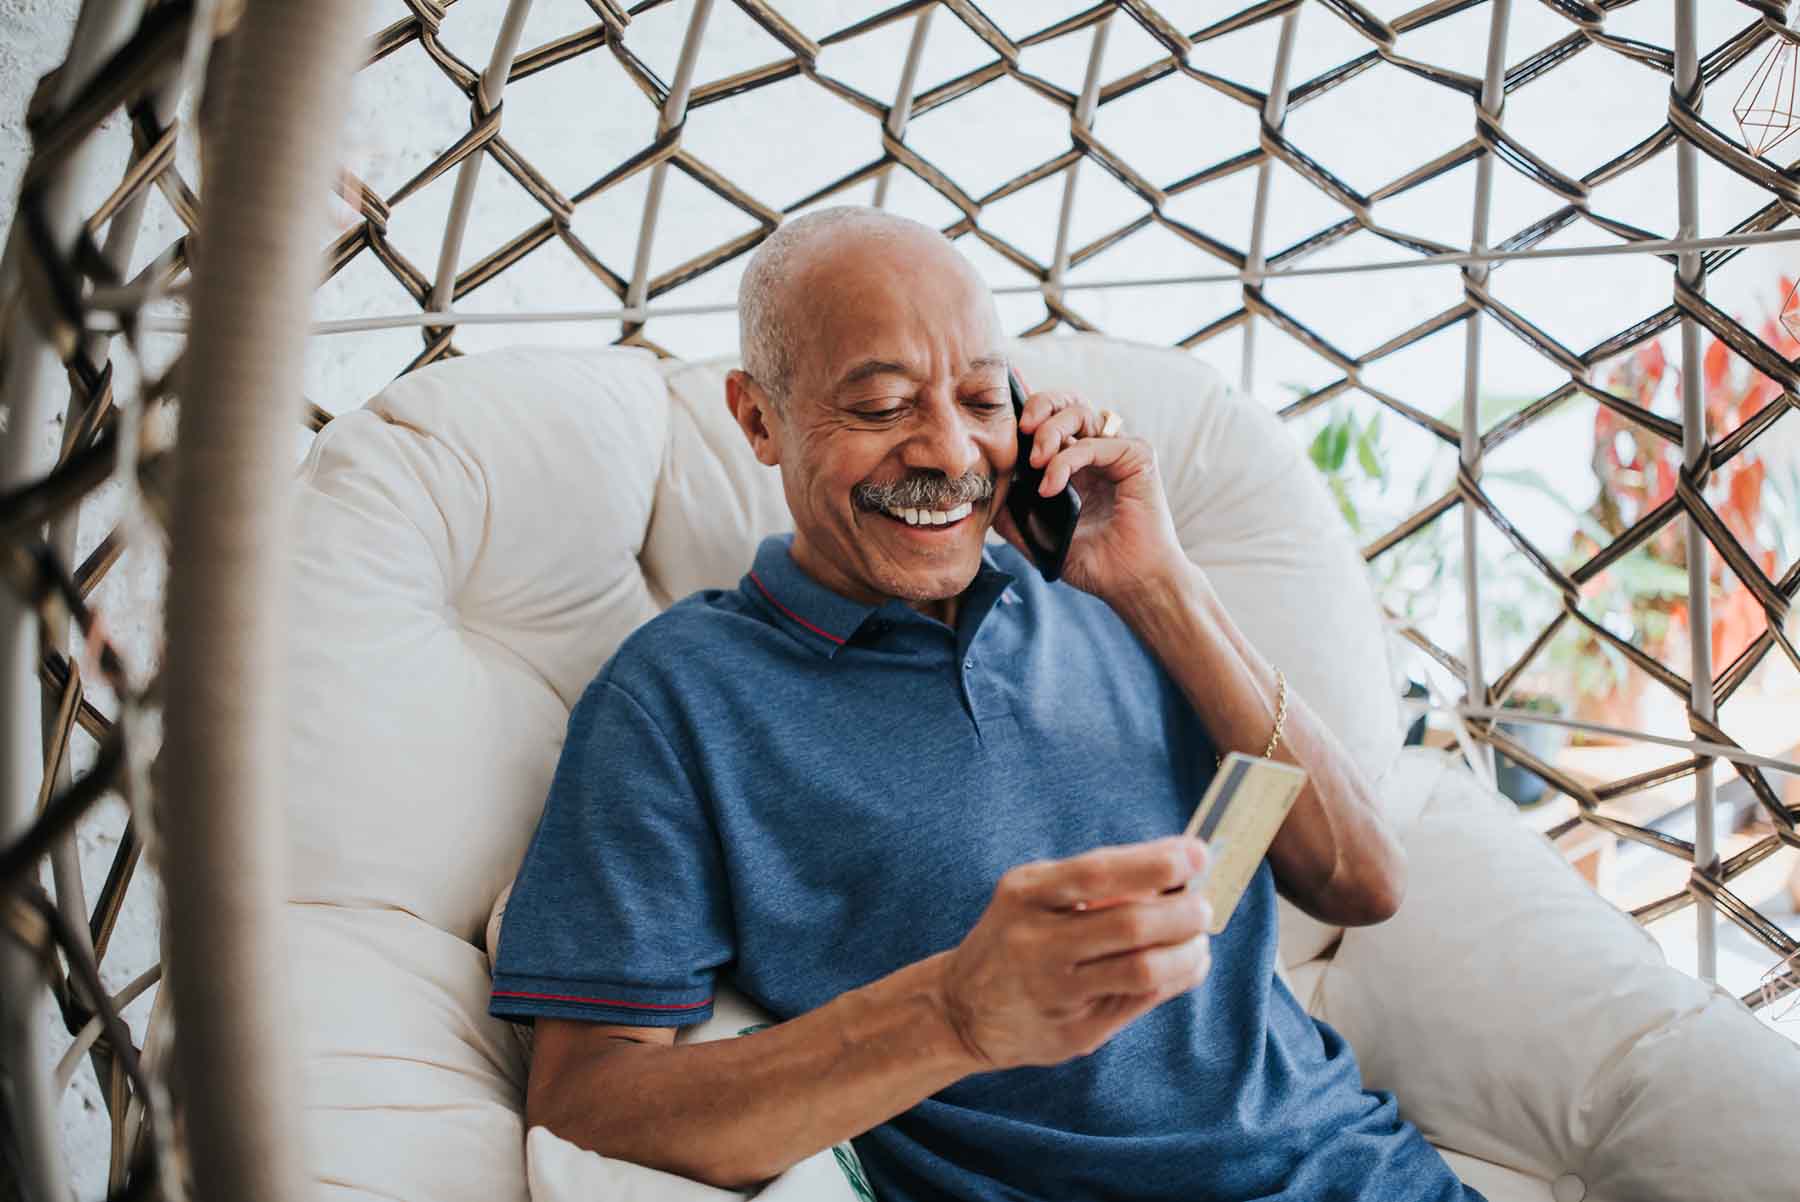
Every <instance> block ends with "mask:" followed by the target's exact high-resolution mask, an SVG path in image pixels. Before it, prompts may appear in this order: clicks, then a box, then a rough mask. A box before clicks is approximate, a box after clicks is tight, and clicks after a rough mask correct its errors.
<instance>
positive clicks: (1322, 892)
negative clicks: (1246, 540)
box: [1115, 565, 1405, 925]
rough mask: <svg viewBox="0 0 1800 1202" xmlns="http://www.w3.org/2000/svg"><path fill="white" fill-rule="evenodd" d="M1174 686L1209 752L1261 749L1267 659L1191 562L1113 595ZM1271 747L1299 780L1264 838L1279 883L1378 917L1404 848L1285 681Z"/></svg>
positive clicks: (1269, 712)
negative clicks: (1282, 714)
mask: <svg viewBox="0 0 1800 1202" xmlns="http://www.w3.org/2000/svg"><path fill="white" fill-rule="evenodd" d="M1115 608H1116V610H1117V612H1118V613H1119V615H1120V616H1121V617H1122V618H1123V619H1124V620H1125V621H1126V623H1127V624H1128V625H1130V626H1131V627H1132V629H1133V630H1134V631H1135V632H1136V633H1137V635H1138V637H1139V638H1140V639H1142V640H1143V641H1144V643H1145V645H1146V646H1147V647H1149V648H1150V651H1151V653H1152V654H1154V655H1155V656H1156V657H1157V659H1158V660H1159V661H1160V662H1161V663H1162V665H1163V667H1164V669H1165V670H1166V671H1167V672H1168V673H1169V675H1170V676H1171V677H1173V678H1174V680H1175V682H1176V683H1177V684H1178V685H1179V686H1180V687H1181V691H1182V693H1183V694H1184V695H1185V696H1186V697H1187V699H1188V702H1189V704H1190V705H1192V706H1193V707H1194V709H1195V712H1196V713H1198V714H1199V716H1200V720H1201V722H1202V723H1203V724H1204V725H1205V727H1206V729H1207V731H1208V732H1209V733H1210V734H1211V735H1212V737H1213V741H1214V742H1215V743H1216V744H1217V745H1218V748H1219V750H1220V751H1221V752H1225V751H1233V750H1236V751H1243V752H1246V753H1248V754H1251V755H1261V754H1262V753H1263V751H1264V749H1265V748H1266V747H1267V745H1268V740H1269V736H1270V734H1271V732H1272V731H1273V730H1274V727H1275V715H1276V711H1277V708H1278V702H1279V698H1278V692H1279V690H1278V686H1277V681H1276V676H1275V670H1274V668H1273V667H1272V666H1271V665H1270V664H1269V662H1268V661H1267V660H1266V659H1264V658H1263V656H1262V655H1261V654H1260V653H1259V652H1258V651H1257V650H1256V649H1255V647H1254V646H1252V645H1251V643H1250V642H1249V640H1248V639H1246V638H1245V637H1244V635H1243V633H1242V632H1241V631H1239V630H1238V629H1237V624H1236V623H1235V622H1233V621H1232V620H1231V618H1230V616H1229V615H1228V614H1227V613H1226V612H1225V609H1224V606H1223V605H1221V604H1220V603H1219V600H1218V598H1217V596H1216V595H1215V594H1214V593H1213V591H1212V588H1211V586H1210V585H1209V584H1207V583H1206V581H1205V577H1204V575H1203V574H1202V573H1201V571H1200V569H1199V568H1197V567H1193V566H1192V565H1189V566H1188V568H1187V569H1186V570H1184V571H1182V572H1179V573H1177V574H1176V575H1175V576H1173V577H1171V578H1168V579H1165V580H1161V581H1157V582H1154V583H1151V584H1149V585H1147V587H1145V588H1144V589H1142V590H1140V591H1139V592H1137V593H1135V594H1133V595H1132V596H1131V597H1129V598H1126V599H1123V600H1121V601H1118V602H1115ZM1275 758H1276V759H1279V760H1285V761H1287V762H1289V763H1294V764H1298V765H1300V766H1301V767H1303V768H1305V769H1306V771H1307V778H1308V779H1307V785H1306V788H1305V789H1304V790H1302V791H1301V794H1300V798H1299V800H1298V801H1297V802H1296V803H1295V805H1294V809H1293V811H1292V812H1291V813H1290V814H1289V816H1288V819H1287V821H1286V822H1285V823H1283V824H1282V828H1281V831H1280V833H1279V834H1277V836H1276V838H1275V842H1274V843H1273V844H1272V845H1271V846H1270V848H1269V859H1270V862H1271V864H1272V865H1273V866H1274V869H1275V872H1276V875H1277V877H1278V878H1279V879H1280V881H1281V883H1282V886H1283V891H1284V892H1286V893H1287V894H1288V895H1289V896H1290V897H1292V898H1293V899H1294V901H1295V902H1296V903H1298V904H1299V905H1300V906H1301V907H1302V908H1303V909H1305V910H1307V911H1308V912H1309V913H1312V914H1313V915H1315V916H1316V917H1319V918H1321V919H1324V920H1326V921H1328V922H1336V923H1341V924H1344V925H1354V924H1359V923H1369V922H1379V921H1381V920H1382V919H1383V918H1386V917H1387V916H1388V915H1390V914H1392V913H1393V911H1394V909H1395V908H1397V907H1398V905H1399V902H1400V893H1401V892H1402V891H1403V889H1404V875H1405V874H1404V865H1405V857H1404V853H1403V852H1402V851H1401V850H1400V847H1399V844H1398V843H1397V842H1396V841H1395V839H1394V837H1393V835H1392V833H1391V832H1390V831H1389V830H1388V827H1387V824H1386V822H1385V821H1384V820H1383V819H1382V818H1381V815H1380V813H1379V812H1378V810H1377V809H1376V807H1375V803H1374V797H1373V793H1372V791H1371V790H1370V788H1369V786H1368V784H1367V782H1365V781H1364V780H1363V779H1362V774H1361V772H1360V771H1359V770H1358V769H1357V767H1356V765H1355V764H1354V763H1353V762H1352V761H1351V759H1350V757H1349V755H1348V754H1347V753H1346V752H1345V751H1344V749H1343V746H1342V745H1341V744H1340V743H1339V742H1338V741H1337V738H1336V737H1335V736H1334V735H1332V733H1331V731H1330V730H1328V729H1327V728H1326V727H1325V725H1324V724H1323V723H1322V722H1320V721H1319V720H1318V719H1317V717H1315V716H1314V715H1313V713H1312V711H1311V709H1310V708H1308V706H1307V705H1306V702H1305V699H1304V698H1302V697H1299V696H1296V695H1293V694H1292V693H1290V695H1289V699H1288V714H1287V721H1286V724H1285V725H1284V727H1283V729H1282V738H1281V745H1280V746H1279V747H1278V748H1277V750H1276V753H1275Z"/></svg>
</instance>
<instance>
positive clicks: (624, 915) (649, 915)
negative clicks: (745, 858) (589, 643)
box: [488, 675, 736, 1027]
mask: <svg viewBox="0 0 1800 1202" xmlns="http://www.w3.org/2000/svg"><path fill="white" fill-rule="evenodd" d="M499 942H500V947H499V955H498V957H497V959H496V962H495V965H494V986H493V993H492V995H491V997H490V1000H489V1003H488V1012H489V1013H490V1014H493V1015H495V1016H497V1017H500V1018H507V1019H513V1020H515V1021H523V1020H527V1019H533V1018H536V1017H539V1016H548V1017H553V1018H573V1019H584V1020H587V1021H590V1022H604V1023H619V1024H623V1025H629V1026H643V1027H678V1026H687V1025H689V1024H692V1023H698V1022H703V1021H705V1020H706V1019H707V1018H708V1017H710V1016H711V1014H712V1003H713V983H714V978H715V975H716V973H717V971H718V969H719V967H720V966H721V965H724V964H727V963H729V962H730V961H731V960H732V958H733V956H734V955H735V943H736V941H735V938H734V933H733V926H732V922H731V906H730V896H729V893H728V891H727V888H726V875H725V871H724V865H723V862H722V857H721V852H720V847H719V839H718V835H717V832H716V830H715V828H714V825H713V823H712V819H711V815H710V811H709V810H708V809H707V807H706V805H705V804H704V802H703V799H702V797H701V796H700V793H699V791H698V790H697V789H696V787H695V785H694V782H693V780H692V777H691V774H690V773H689V772H688V771H687V770H686V768H685V767H684V765H683V763H682V760H681V758H680V757H679V756H678V755H677V754H676V752H675V749H674V748H673V747H672V746H671V745H670V743H669V740H668V739H667V738H666V737H665V736H664V734H663V731H662V729H661V728H659V727H658V725H657V724H656V722H655V721H654V720H653V719H652V718H651V716H650V715H649V713H647V712H646V711H645V709H644V707H643V706H642V705H640V704H639V703H638V702H637V701H636V700H635V699H634V698H633V697H632V696H631V694H630V693H628V692H627V691H626V690H625V689H623V688H622V687H620V686H619V685H618V684H616V683H614V682H612V681H611V679H610V678H609V677H607V676H605V675H603V676H601V677H600V678H599V679H597V680H596V681H595V682H594V683H593V684H592V685H590V686H589V687H588V689H587V691H586V692H585V693H584V694H583V695H582V697H581V700H580V701H579V702H577V704H576V706H575V709H574V710H573V711H572V712H571V713H570V715H569V727H568V735H567V739H566V740H565V742H564V744H563V749H562V755H561V758H560V759H559V760H558V761H557V765H556V772H555V775H554V777H553V778H552V781H551V784H550V792H549V796H548V798H547V799H546V801H545V803H544V812H543V816H542V817H541V818H540V819H539V820H538V827H537V831H536V833H535V834H534V835H533V836H532V839H531V844H530V846H529V847H528V848H527V849H526V852H525V859H524V862H523V863H522V864H521V865H520V868H519V874H518V878H517V880H516V881H515V882H514V883H513V892H512V897H511V899H510V900H509V901H508V903H507V907H506V913H505V914H504V916H503V917H502V919H501V932H500V941H499Z"/></svg>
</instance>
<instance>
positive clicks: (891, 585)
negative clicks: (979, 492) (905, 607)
mask: <svg viewBox="0 0 1800 1202" xmlns="http://www.w3.org/2000/svg"><path fill="white" fill-rule="evenodd" d="M981 516H982V515H980V514H972V515H970V516H969V517H967V518H964V519H963V521H962V522H959V523H957V527H949V528H940V529H938V530H931V531H920V530H918V528H916V527H907V526H901V527H900V529H899V530H897V531H892V532H886V531H884V532H883V533H884V534H887V535H888V537H880V536H878V537H879V541H880V544H881V545H880V546H876V547H866V548H865V549H866V551H869V552H873V554H870V555H869V556H868V559H869V560H871V561H872V562H871V563H870V567H871V568H872V569H874V570H873V571H872V573H871V575H873V576H874V577H875V579H876V580H877V581H878V582H879V584H880V587H881V591H882V592H884V593H886V594H887V595H888V596H890V597H897V598H899V599H900V600H902V601H905V602H908V603H910V604H914V605H918V604H925V603H928V602H933V601H944V600H948V599H949V598H951V597H955V596H957V595H959V594H960V593H961V592H962V591H963V590H964V589H966V588H968V587H969V582H970V581H972V580H974V579H975V573H976V572H978V571H979V570H980V569H981V545H982V541H983V539H984V538H985V536H986V530H985V529H984V528H983V523H982V522H981ZM873 520H875V521H878V522H883V523H892V522H893V519H891V518H888V517H886V516H885V515H875V516H874V519H873Z"/></svg>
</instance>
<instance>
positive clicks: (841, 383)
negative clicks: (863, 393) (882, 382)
mask: <svg viewBox="0 0 1800 1202" xmlns="http://www.w3.org/2000/svg"><path fill="white" fill-rule="evenodd" d="M870 376H905V377H906V378H907V379H909V380H910V379H912V378H913V371H912V368H910V367H908V366H907V365H906V364H904V363H896V362H894V361H893V360H892V359H864V360H863V361H862V362H861V363H858V364H857V365H856V366H855V367H852V368H851V369H850V370H849V371H847V372H845V373H844V374H843V375H842V376H840V377H839V378H838V382H837V388H836V389H833V391H837V390H839V389H844V388H848V387H850V385H852V384H855V383H858V382H859V381H862V380H866V379H868V378H869V377H870Z"/></svg>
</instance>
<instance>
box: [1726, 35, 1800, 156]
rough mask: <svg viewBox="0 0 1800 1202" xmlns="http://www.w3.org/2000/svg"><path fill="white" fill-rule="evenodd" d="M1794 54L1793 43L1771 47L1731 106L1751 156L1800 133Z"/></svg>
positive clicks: (1797, 69) (1799, 67)
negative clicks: (1796, 111)
mask: <svg viewBox="0 0 1800 1202" xmlns="http://www.w3.org/2000/svg"><path fill="white" fill-rule="evenodd" d="M1795 50H1796V48H1795V46H1794V45H1793V43H1791V42H1785V41H1782V42H1776V43H1775V45H1773V46H1771V47H1770V48H1769V53H1768V54H1767V55H1766V56H1765V57H1764V58H1763V61H1762V62H1761V63H1759V64H1757V67H1756V71H1755V73H1754V74H1752V75H1751V76H1750V80H1749V82H1748V83H1746V84H1745V85H1744V90H1743V91H1742V92H1740V93H1739V94H1738V98H1737V101H1736V102H1735V103H1733V104H1732V106H1731V115H1732V116H1734V117H1736V118H1737V123H1738V130H1739V132H1741V133H1742V134H1743V135H1744V145H1745V147H1746V148H1748V149H1749V151H1750V153H1751V154H1755V155H1764V154H1767V153H1769V151H1771V150H1773V149H1775V147H1777V146H1779V145H1780V144H1781V143H1783V142H1785V141H1787V139H1788V138H1789V137H1791V136H1792V135H1793V133H1794V131H1795V130H1796V129H1800V118H1796V116H1795V112H1794V95H1795V93H1794V88H1795V84H1796V81H1797V80H1800V64H1796V62H1795Z"/></svg>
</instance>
